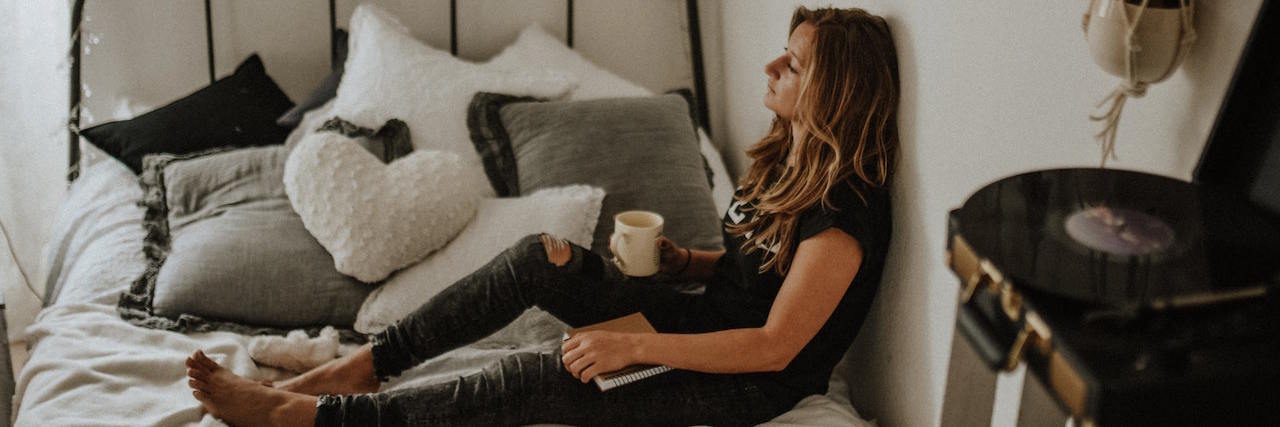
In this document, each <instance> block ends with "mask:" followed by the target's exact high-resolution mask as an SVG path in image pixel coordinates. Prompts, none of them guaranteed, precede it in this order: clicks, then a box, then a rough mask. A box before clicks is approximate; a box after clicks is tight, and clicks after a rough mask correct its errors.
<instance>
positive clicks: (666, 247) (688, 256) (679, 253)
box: [657, 236, 693, 275]
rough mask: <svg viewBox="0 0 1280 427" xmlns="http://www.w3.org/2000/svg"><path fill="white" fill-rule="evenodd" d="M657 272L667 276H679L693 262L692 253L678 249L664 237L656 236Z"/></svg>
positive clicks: (678, 246) (677, 246)
mask: <svg viewBox="0 0 1280 427" xmlns="http://www.w3.org/2000/svg"><path fill="white" fill-rule="evenodd" d="M657 244H658V271H661V272H662V273H664V274H668V275H679V274H680V273H684V271H685V270H687V269H688V268H689V263H690V262H692V261H693V252H690V251H689V250H688V249H685V248H682V247H680V245H677V244H676V243H675V242H672V241H671V239H668V238H667V237H666V236H658V239H657Z"/></svg>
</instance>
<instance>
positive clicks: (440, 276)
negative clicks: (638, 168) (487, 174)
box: [355, 185, 604, 333]
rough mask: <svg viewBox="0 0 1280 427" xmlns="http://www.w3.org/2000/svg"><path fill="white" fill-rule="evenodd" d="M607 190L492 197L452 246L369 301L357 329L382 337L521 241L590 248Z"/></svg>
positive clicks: (550, 190) (402, 273) (561, 190)
mask: <svg viewBox="0 0 1280 427" xmlns="http://www.w3.org/2000/svg"><path fill="white" fill-rule="evenodd" d="M603 200H604V190H601V189H599V188H595V187H588V186H585V185H571V186H567V187H558V188H548V189H544V190H541V191H538V192H535V193H533V194H530V195H528V196H524V197H517V198H500V199H499V198H487V199H483V200H482V201H481V202H480V208H479V209H478V210H477V211H476V215H475V218H474V219H472V221H471V224H468V225H467V227H466V229H464V230H463V231H462V233H461V234H459V235H458V237H457V238H455V239H453V241H452V242H450V243H449V245H448V246H445V247H444V249H441V250H440V251H439V252H436V253H435V254H432V255H431V256H430V257H428V258H427V259H426V260H424V261H422V262H421V263H418V264H416V265H414V266H412V267H409V268H407V269H405V270H403V271H400V272H398V273H396V274H395V275H394V276H392V277H391V279H390V280H388V281H387V282H386V283H385V284H383V285H382V286H380V287H378V289H375V290H374V291H373V293H371V294H369V297H368V298H367V299H365V300H364V305H363V306H361V307H360V312H359V313H358V314H357V315H356V322H355V330H357V331H360V332H364V333H377V332H380V331H382V330H383V329H385V328H386V327H387V326H388V325H391V324H392V323H395V322H397V321H399V320H400V319H402V318H404V317H405V316H407V315H409V313H411V312H413V310H415V309H417V308H418V307H419V306H421V305H422V304H424V303H426V302H427V300H429V299H431V297H433V296H435V295H436V294H438V293H440V291H442V290H444V289H445V288H447V287H449V285H451V284H453V283H454V282H456V281H458V279H461V278H463V277H464V276H466V275H468V274H471V272H474V271H476V270H478V269H479V268H480V267H482V266H484V265H485V264H486V263H488V262H489V261H490V260H492V259H493V258H494V257H496V256H498V254H499V253H501V252H502V251H503V250H504V249H506V248H508V247H510V246H511V245H513V244H515V242H516V241H518V240H520V238H522V237H524V236H527V235H530V234H537V233H548V234H553V235H556V236H560V237H563V238H565V239H567V240H569V241H570V242H573V243H575V244H577V245H579V246H582V247H587V248H589V247H591V233H592V231H593V230H595V228H596V216H597V215H599V214H600V202H601V201H603Z"/></svg>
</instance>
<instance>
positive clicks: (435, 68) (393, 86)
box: [333, 4, 573, 187]
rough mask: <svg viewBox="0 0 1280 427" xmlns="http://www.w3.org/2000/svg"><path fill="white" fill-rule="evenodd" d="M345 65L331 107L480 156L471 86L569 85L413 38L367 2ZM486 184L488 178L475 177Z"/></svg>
mask: <svg viewBox="0 0 1280 427" xmlns="http://www.w3.org/2000/svg"><path fill="white" fill-rule="evenodd" d="M350 49H351V51H350V54H349V55H348V56H347V62H346V65H345V68H346V71H345V72H344V74H343V76H342V83H340V84H339V85H338V94H337V97H335V98H334V101H333V114H335V115H337V116H339V117H342V118H344V119H346V120H348V121H350V122H352V123H355V124H357V125H360V126H363V127H367V128H371V129H377V128H378V127H379V126H382V124H383V123H385V122H386V121H387V120H389V119H400V120H403V121H404V122H405V123H407V124H408V125H409V130H410V131H411V132H412V134H413V135H412V136H413V145H414V147H415V148H418V149H423V148H430V149H439V150H446V151H450V152H453V153H456V154H458V155H459V156H462V158H463V159H468V160H473V161H475V163H476V166H475V167H480V166H478V165H479V156H478V155H477V154H476V152H475V148H474V147H473V146H472V145H471V140H470V138H469V135H468V133H467V124H466V121H467V105H468V104H469V103H470V102H471V98H472V96H474V95H475V93H476V92H481V91H483V92H495V93H504V94H510V95H521V96H534V97H538V98H556V97H560V96H562V95H564V94H565V93H566V92H567V91H568V90H569V89H571V88H572V87H573V81H572V79H571V78H570V77H568V76H567V75H565V74H562V73H554V72H548V71H546V70H508V69H501V68H498V67H494V66H490V65H487V64H476V63H471V62H467V61H463V60H460V59H457V58H454V57H453V56H451V55H450V54H449V53H448V52H445V51H441V50H437V49H434V48H431V47H429V46H427V45H424V44H422V43H421V42H419V41H418V40H416V39H414V38H413V37H412V36H411V35H410V34H409V32H408V31H407V30H406V29H405V27H404V26H402V25H400V23H398V22H396V20H395V18H393V17H391V16H390V15H388V14H387V13H386V12H383V11H382V10H380V9H378V8H377V7H375V6H372V5H370V4H361V5H359V6H357V7H356V10H355V12H354V13H353V14H352V16H351V44H350ZM481 184H482V185H484V186H485V187H487V186H488V184H487V183H486V182H481Z"/></svg>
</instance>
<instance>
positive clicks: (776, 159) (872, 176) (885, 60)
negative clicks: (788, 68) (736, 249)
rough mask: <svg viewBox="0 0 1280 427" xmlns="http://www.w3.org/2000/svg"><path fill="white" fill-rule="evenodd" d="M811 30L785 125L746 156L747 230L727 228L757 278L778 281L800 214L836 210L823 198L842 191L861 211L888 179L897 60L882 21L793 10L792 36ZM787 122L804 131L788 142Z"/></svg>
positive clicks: (778, 124)
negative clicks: (751, 256)
mask: <svg viewBox="0 0 1280 427" xmlns="http://www.w3.org/2000/svg"><path fill="white" fill-rule="evenodd" d="M805 22H807V23H809V24H811V25H813V26H814V27H815V28H816V30H817V31H815V33H814V37H813V46H812V49H810V52H811V54H810V55H809V57H808V58H807V61H808V63H807V64H803V65H804V70H805V71H804V75H803V76H802V78H801V82H800V87H799V96H798V100H797V105H796V108H795V112H794V115H793V117H792V120H790V121H789V120H786V119H783V118H782V117H774V119H773V125H772V127H771V128H770V129H769V133H768V134H766V135H765V137H764V138H763V139H761V140H760V142H758V143H756V144H755V145H754V146H752V147H751V148H750V149H749V150H747V155H749V156H750V157H751V158H752V159H753V161H754V162H753V163H752V164H751V167H750V168H749V169H748V170H747V173H746V175H745V176H744V177H743V178H742V180H741V182H740V185H741V189H742V192H743V193H742V194H741V195H739V199H740V200H742V201H745V202H752V201H754V203H747V206H748V207H746V208H745V209H752V210H754V211H755V215H752V216H751V217H750V218H751V219H750V220H749V221H747V222H744V223H741V224H736V225H730V226H729V232H730V233H733V234H735V235H745V236H746V242H745V243H744V244H743V246H742V250H743V251H745V252H746V253H750V252H752V251H758V250H763V249H762V248H776V253H772V255H771V254H770V253H769V252H767V251H766V253H765V255H764V263H763V265H761V266H760V272H761V273H763V272H765V271H768V270H769V269H773V270H775V271H777V272H778V274H780V275H784V276H785V275H786V274H787V271H789V270H790V268H791V261H792V258H793V257H794V255H795V254H794V251H795V246H796V245H795V243H796V242H795V239H796V233H797V225H798V222H799V219H800V215H801V213H803V212H804V211H805V210H807V209H809V208H810V207H812V206H814V205H815V204H818V203H821V204H822V206H823V207H824V208H827V209H835V207H834V206H832V205H831V201H830V199H829V198H828V194H829V193H830V191H831V189H832V188H834V187H835V186H837V185H848V186H850V187H851V188H852V189H853V191H854V192H855V193H856V194H857V195H858V196H859V197H860V198H862V199H863V200H864V201H865V200H866V195H865V193H864V192H865V191H866V189H869V188H877V187H885V186H887V185H889V182H890V180H891V179H892V178H893V167H894V159H895V157H896V155H897V148H898V124H897V119H898V92H899V91H898V59H897V50H896V49H894V46H893V37H892V36H891V35H890V34H889V26H888V25H887V24H886V23H885V21H884V19H883V18H881V17H879V16H875V15H872V14H870V13H867V12H866V11H865V10H862V9H832V8H824V9H813V10H810V9H806V8H804V7H800V8H798V9H796V11H795V14H794V15H792V17H791V32H795V29H796V27H798V26H799V25H800V24H801V23H805ZM792 121H795V122H796V124H798V125H799V126H800V128H801V129H803V130H804V132H802V136H800V137H799V138H797V139H794V140H793V138H792V131H791V128H792ZM752 205H754V206H752Z"/></svg>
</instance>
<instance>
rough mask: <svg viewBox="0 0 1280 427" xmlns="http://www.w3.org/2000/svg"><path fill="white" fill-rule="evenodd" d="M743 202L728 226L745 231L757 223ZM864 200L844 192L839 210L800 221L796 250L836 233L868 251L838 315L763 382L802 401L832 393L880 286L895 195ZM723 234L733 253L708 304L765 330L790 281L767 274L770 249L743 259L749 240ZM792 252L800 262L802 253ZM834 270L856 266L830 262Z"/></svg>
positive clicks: (816, 209)
mask: <svg viewBox="0 0 1280 427" xmlns="http://www.w3.org/2000/svg"><path fill="white" fill-rule="evenodd" d="M741 196H742V193H741V191H739V192H738V193H737V194H735V195H734V201H733V204H732V205H730V206H729V210H728V211H727V212H725V216H724V223H725V224H726V225H727V224H740V223H743V222H745V221H747V220H748V218H749V217H750V215H753V212H752V209H745V210H744V207H747V208H749V207H750V206H751V203H753V202H745V201H743V200H741V199H740V197H741ZM863 196H865V197H866V201H865V202H864V201H863V200H862V199H861V198H859V197H858V195H857V194H856V193H855V192H854V191H853V189H852V188H850V187H848V186H847V185H837V186H835V188H832V190H831V193H830V194H829V197H830V199H831V204H832V207H833V209H823V208H822V206H821V204H820V203H819V204H818V205H815V206H813V207H811V208H809V210H807V211H805V212H804V213H803V214H802V215H801V216H800V221H799V224H798V226H797V227H798V230H797V232H798V233H797V239H796V241H795V243H793V244H794V245H797V246H798V245H799V244H800V242H801V241H803V240H805V239H808V238H810V237H813V236H815V235H817V234H818V233H820V232H822V231H824V230H826V229H828V228H837V229H839V230H841V231H844V232H845V233H848V234H849V235H850V236H853V238H854V239H857V240H858V243H859V245H860V246H861V247H862V265H861V266H860V267H859V268H858V273H857V275H856V276H855V277H854V278H853V282H851V283H850V285H849V289H848V290H847V291H845V294H844V297H843V298H841V299H840V303H839V305H837V306H836V309H835V312H833V313H832V314H831V317H830V318H828V319H827V322H826V324H824V325H823V326H822V329H820V330H819V331H818V334H817V335H815V336H814V337H813V339H812V340H810V341H809V343H808V344H807V345H805V347H804V349H802V350H801V351H800V354H798V355H797V356H796V357H795V358H794V359H792V360H791V363H790V364H789V365H787V367H786V368H785V369H783V370H782V371H781V372H775V373H767V374H764V375H766V376H769V377H771V378H773V379H775V380H776V381H778V382H779V383H781V384H782V385H784V386H787V387H788V388H790V389H792V390H793V391H795V392H796V393H798V394H799V395H807V394H822V393H825V392H826V390H827V382H828V380H829V379H830V377H831V370H832V368H834V367H835V365H836V363H838V362H839V361H840V358H841V357H842V356H844V353H845V351H846V350H848V349H849V346H850V345H851V344H852V343H853V339H854V337H855V336H856V335H857V333H858V329H859V328H860V327H861V326H862V322H863V320H864V319H865V318H866V316H867V311H868V310H869V309H870V307H871V300H872V299H873V298H874V297H875V294H876V290H877V289H878V288H879V286H880V276H881V273H882V272H883V270H884V259H885V254H886V253H887V252H888V250H889V236H890V233H891V227H892V224H891V219H890V212H889V194H888V192H887V190H885V189H883V188H880V189H865V190H863ZM723 231H724V241H725V249H726V251H725V255H724V256H722V257H720V260H719V261H717V262H716V266H715V278H716V280H712V281H711V282H710V283H709V284H708V285H707V291H706V297H707V299H708V302H709V304H710V306H711V307H712V309H713V310H715V311H717V312H718V313H719V314H720V316H721V317H722V318H723V319H726V320H727V321H729V322H730V323H731V325H729V327H730V328H754V327H761V326H764V324H765V321H766V320H767V319H768V316H769V309H770V308H771V307H772V306H773V301H774V298H776V297H777V295H778V290H779V289H781V287H782V282H783V279H784V278H783V276H781V275H779V274H778V273H777V272H775V271H774V270H772V269H770V270H768V271H766V272H765V273H760V265H761V264H762V263H763V255H764V250H763V248H762V250H757V251H754V252H752V253H750V254H746V253H743V252H744V251H743V250H742V249H741V248H742V244H743V242H745V241H746V239H745V238H744V237H745V236H735V235H733V234H730V233H728V227H727V226H726V227H723ZM792 249H793V251H792V253H793V254H794V253H795V252H794V249H795V248H794V247H793V248H792ZM829 262H830V263H839V262H852V260H842V259H831V260H829Z"/></svg>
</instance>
